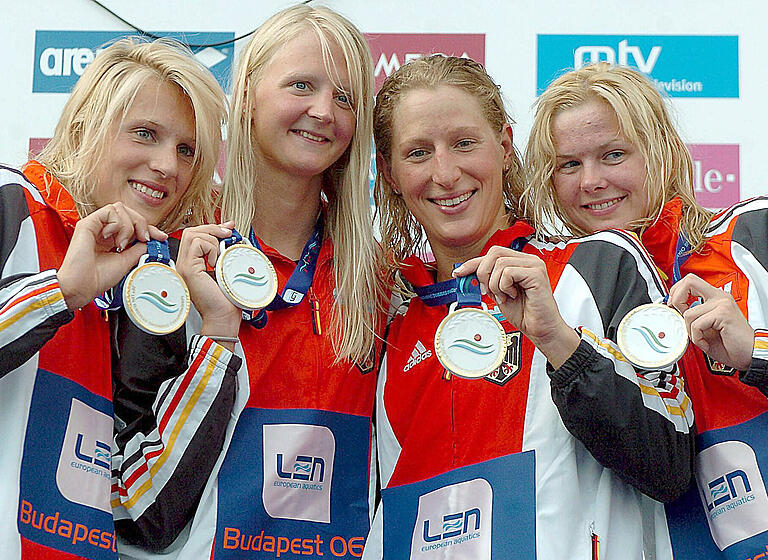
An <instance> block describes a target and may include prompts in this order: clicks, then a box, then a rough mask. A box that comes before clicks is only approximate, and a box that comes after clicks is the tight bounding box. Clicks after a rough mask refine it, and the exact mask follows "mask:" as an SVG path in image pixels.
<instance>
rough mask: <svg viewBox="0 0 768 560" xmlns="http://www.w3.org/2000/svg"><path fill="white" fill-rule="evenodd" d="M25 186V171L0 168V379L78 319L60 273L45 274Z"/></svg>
mask: <svg viewBox="0 0 768 560" xmlns="http://www.w3.org/2000/svg"><path fill="white" fill-rule="evenodd" d="M22 183H26V180H25V179H24V178H23V176H22V175H21V174H20V173H18V172H16V171H14V170H10V169H8V168H4V167H3V168H0V377H2V376H4V375H5V374H6V373H8V372H9V371H12V370H14V369H16V368H17V367H19V366H20V365H22V364H23V363H24V362H26V361H27V360H29V359H30V358H31V357H32V356H34V355H35V353H37V352H38V351H39V350H40V348H42V347H43V345H44V344H45V343H46V342H48V341H49V340H50V339H51V338H53V336H54V335H55V334H56V331H57V330H58V329H59V327H61V326H62V325H64V324H66V323H68V322H69V321H71V320H72V318H73V317H74V313H72V312H71V311H69V310H68V309H67V306H66V303H64V296H63V295H62V293H61V289H60V288H59V282H58V279H57V278H56V271H55V270H46V271H42V272H41V271H40V266H39V262H38V259H37V240H36V238H35V230H34V224H33V223H32V218H31V217H30V214H29V207H28V205H27V202H26V197H25V195H24V188H25V187H24V186H22ZM28 188H34V187H32V186H28Z"/></svg>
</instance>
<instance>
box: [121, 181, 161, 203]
mask: <svg viewBox="0 0 768 560" xmlns="http://www.w3.org/2000/svg"><path fill="white" fill-rule="evenodd" d="M128 186H129V187H131V188H132V189H133V190H135V191H138V192H140V193H142V194H145V195H147V196H149V197H152V198H157V199H158V200H159V199H161V198H165V196H166V194H165V193H164V192H163V191H157V190H155V189H151V188H149V187H148V186H147V185H144V184H142V183H135V182H133V181H128Z"/></svg>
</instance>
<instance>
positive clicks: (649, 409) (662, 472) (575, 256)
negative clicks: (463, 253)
mask: <svg viewBox="0 0 768 560" xmlns="http://www.w3.org/2000/svg"><path fill="white" fill-rule="evenodd" d="M531 234H532V228H530V226H528V225H527V224H525V223H524V222H517V223H516V224H515V225H513V226H512V227H511V228H508V229H507V230H503V231H499V232H497V233H496V234H495V235H494V236H493V237H492V238H491V239H490V240H489V242H488V244H487V245H486V248H485V249H484V251H483V253H484V252H485V251H487V249H488V248H489V247H490V246H492V245H501V246H507V247H509V246H510V245H511V243H512V242H513V240H514V239H516V238H518V237H524V236H530V235H531ZM523 251H524V252H526V253H532V254H535V255H538V256H539V257H541V258H542V259H543V260H544V262H545V264H546V267H547V272H548V274H549V278H550V281H551V285H552V290H553V294H554V298H555V301H556V302H557V306H558V308H559V311H560V314H561V315H562V317H563V319H564V320H565V322H566V323H567V324H568V325H570V326H572V327H574V328H577V330H578V332H579V333H580V336H581V343H580V345H579V347H578V348H577V350H576V351H575V352H574V354H573V355H572V356H571V357H570V358H569V359H568V361H567V362H566V363H565V364H564V365H563V366H562V367H560V368H559V369H557V370H553V369H552V367H551V366H550V365H549V364H548V363H547V360H546V358H545V357H544V355H543V354H541V352H539V351H538V350H537V349H536V348H535V347H534V346H533V344H532V343H531V342H530V341H529V340H528V339H527V338H526V337H525V336H523V335H522V333H521V332H520V331H519V330H517V329H516V328H515V326H514V325H511V324H510V323H509V322H507V321H506V319H505V318H504V317H503V315H502V314H501V313H500V312H499V310H498V308H497V307H496V306H495V304H494V303H493V302H492V300H490V299H489V298H487V297H486V298H485V299H484V301H485V302H486V304H487V306H488V309H489V310H490V311H491V312H492V313H493V314H494V315H496V316H497V317H498V318H499V320H500V321H501V322H502V325H503V326H504V328H505V330H506V332H507V354H506V357H505V361H504V363H502V365H501V366H500V367H499V369H498V370H496V371H495V372H493V373H491V374H489V375H488V376H486V377H485V378H483V379H474V380H472V379H462V378H460V377H457V376H455V375H448V374H447V372H445V370H444V368H443V366H442V365H441V364H440V362H439V361H438V358H437V356H436V355H435V346H434V336H435V330H436V328H437V327H438V324H439V323H440V321H441V320H442V319H443V318H444V317H445V316H446V313H447V311H448V310H447V308H446V306H437V307H429V306H427V305H425V304H424V303H423V302H422V301H421V300H420V299H419V298H418V297H415V296H414V297H413V298H411V299H409V300H406V301H403V302H402V303H401V304H399V305H395V306H394V307H395V308H396V309H395V315H394V318H393V319H392V321H391V323H390V325H389V327H388V332H387V336H386V352H385V354H384V358H383V362H382V366H381V369H380V376H379V384H378V391H377V415H376V420H377V444H378V456H379V466H380V473H381V479H382V481H381V484H382V487H383V490H382V506H381V507H380V508H379V509H378V511H377V513H376V519H375V521H374V527H373V529H372V532H371V536H370V538H369V542H368V544H367V546H366V551H365V554H364V558H381V557H383V558H385V559H386V560H400V559H406V558H413V559H417V558H418V559H421V558H425V559H426V558H467V559H469V558H472V559H490V558H494V559H516V558H520V559H530V558H539V559H541V560H550V559H553V558H582V559H590V558H596V556H594V555H593V551H592V549H593V546H594V545H595V544H596V543H595V541H596V540H599V546H600V558H602V559H603V560H613V559H621V560H626V559H637V560H640V559H641V558H642V557H643V550H644V548H645V550H646V554H647V555H648V554H652V553H657V552H660V551H663V549H664V547H663V546H661V545H658V544H657V543H656V542H655V541H656V539H655V533H656V530H657V528H658V524H659V523H663V522H664V509H663V505H662V504H661V503H659V502H657V501H656V500H654V499H651V498H650V497H648V496H651V497H653V498H656V499H659V500H665V501H668V500H672V499H674V498H675V497H677V496H678V495H680V494H681V493H682V492H683V491H684V490H685V488H687V486H688V484H689V482H690V476H691V471H692V458H693V430H692V424H693V413H692V407H691V403H690V400H689V399H688V397H687V396H686V394H685V392H684V391H683V387H682V382H681V380H680V378H679V377H678V376H677V370H676V368H675V367H674V366H673V367H670V368H669V371H642V372H639V371H636V370H635V368H633V367H632V366H631V365H630V364H629V363H628V362H627V361H626V360H625V359H624V358H623V356H622V355H621V353H620V352H619V351H618V350H617V347H616V345H615V344H614V342H613V340H615V336H616V329H617V327H618V324H619V322H620V320H621V319H622V318H623V317H624V315H625V314H626V313H627V312H628V311H630V310H632V309H634V308H635V307H637V306H639V305H642V304H645V303H648V302H651V301H655V300H658V299H659V298H661V297H662V296H663V294H664V293H665V291H664V287H663V284H662V282H661V280H660V278H659V277H658V275H657V274H656V271H655V269H654V268H653V266H652V263H651V262H650V258H649V257H648V255H647V253H646V252H645V251H644V250H643V249H642V248H641V247H640V246H639V245H638V244H637V243H636V241H635V240H634V239H633V238H632V237H631V236H629V235H627V234H624V233H622V232H614V231H607V232H601V233H598V234H595V235H591V236H589V237H586V238H583V239H580V240H577V241H570V242H567V243H566V242H562V243H556V244H555V243H545V242H539V241H536V240H531V241H530V242H529V243H528V244H527V245H525V247H524V248H523ZM402 273H403V276H404V277H405V279H406V280H407V281H408V282H409V283H410V284H411V285H414V286H423V285H427V284H432V283H433V282H434V276H433V271H432V270H430V268H429V267H428V266H426V265H424V264H423V263H421V261H419V260H418V259H410V260H409V261H407V265H406V267H404V268H403V269H402ZM523 297H524V296H523ZM643 492H644V493H645V494H647V495H648V496H646V495H644V494H643ZM663 528H665V527H662V529H663ZM654 557H655V558H669V557H670V556H668V555H667V556H663V555H661V554H658V555H656V556H654Z"/></svg>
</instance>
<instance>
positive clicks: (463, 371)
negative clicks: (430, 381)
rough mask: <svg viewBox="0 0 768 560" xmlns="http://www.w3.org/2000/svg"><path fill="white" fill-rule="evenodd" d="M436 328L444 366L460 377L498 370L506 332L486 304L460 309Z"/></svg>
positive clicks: (439, 356) (453, 307)
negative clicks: (479, 306) (480, 306)
mask: <svg viewBox="0 0 768 560" xmlns="http://www.w3.org/2000/svg"><path fill="white" fill-rule="evenodd" d="M449 309H450V311H449V313H448V315H447V316H446V317H445V318H444V319H443V320H442V321H441V322H440V325H439V326H438V327H437V331H435V354H436V355H437V359H438V360H439V361H440V363H441V364H443V367H445V369H447V370H448V371H450V372H451V373H453V374H455V375H458V376H459V377H465V378H467V379H478V378H480V377H485V376H486V375H488V374H490V373H492V372H494V371H495V370H496V369H498V367H499V366H500V365H501V363H502V361H504V354H505V352H506V349H507V348H506V333H505V332H504V327H502V326H501V323H499V321H498V320H497V319H496V318H495V317H494V316H493V315H491V314H490V313H488V309H487V307H486V306H485V304H483V305H482V308H477V307H463V308H461V309H456V303H453V304H451V306H450V308H449Z"/></svg>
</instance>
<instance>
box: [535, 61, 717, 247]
mask: <svg viewBox="0 0 768 560" xmlns="http://www.w3.org/2000/svg"><path fill="white" fill-rule="evenodd" d="M593 100H599V101H602V102H604V103H606V104H608V105H609V106H610V107H611V108H612V109H613V111H614V113H615V114H616V118H617V120H618V121H619V132H620V133H621V134H622V135H623V136H624V137H625V138H626V139H627V140H628V141H629V142H630V143H631V144H632V145H633V146H634V147H635V148H636V149H637V150H638V151H640V153H642V155H643V157H644V158H645V169H646V177H645V187H646V192H647V193H648V201H647V202H648V206H647V207H648V216H646V217H645V218H643V219H641V220H638V221H635V222H633V223H630V224H628V225H627V228H628V229H633V230H635V231H637V232H638V233H640V234H642V232H643V231H644V230H645V229H646V228H647V227H648V226H650V225H651V224H653V223H654V222H655V221H656V220H657V219H658V217H659V216H660V215H661V211H662V208H663V206H664V204H666V203H667V202H669V200H671V199H672V198H674V197H676V196H677V197H680V198H681V199H682V202H683V218H682V223H681V229H682V230H683V232H684V233H685V235H686V236H687V237H688V240H689V242H690V243H691V245H692V246H693V247H694V249H695V250H696V249H699V248H700V247H701V246H702V245H703V244H704V231H705V229H706V225H707V223H708V222H709V220H710V218H711V217H712V213H711V212H709V211H708V210H706V209H704V208H702V207H701V206H700V205H699V204H698V203H697V202H696V199H695V197H694V193H693V163H692V161H691V155H690V153H689V152H688V149H687V148H686V147H685V144H684V143H683V140H682V139H681V138H680V135H679V134H678V133H677V130H676V129H675V126H674V124H673V123H672V119H671V118H670V115H669V111H668V110H667V107H666V103H665V100H664V98H663V97H662V96H661V94H660V93H659V91H658V90H657V89H656V87H654V85H653V84H652V83H651V82H650V81H649V80H648V78H646V77H645V76H643V75H642V74H641V73H640V72H637V71H636V70H632V69H631V68H626V67H623V66H611V65H610V64H608V63H606V62H599V63H597V64H591V65H589V66H585V67H583V68H580V69H579V70H573V71H571V72H568V73H566V74H564V75H562V76H560V77H559V78H557V79H556V80H555V81H553V82H552V83H551V84H550V85H549V87H547V89H546V90H545V91H544V93H542V94H541V96H540V97H539V99H538V101H537V102H536V115H535V117H534V121H533V127H532V128H531V135H530V138H529V139H528V147H527V149H526V152H525V164H526V170H527V172H528V187H527V188H526V191H525V195H524V197H523V207H524V212H525V214H526V215H527V216H528V217H530V218H531V219H532V220H533V221H534V222H535V223H536V226H537V230H540V231H546V230H547V229H551V228H552V224H555V223H557V221H558V220H560V221H562V223H564V224H565V225H566V226H567V227H568V228H569V230H570V231H571V233H573V234H574V235H579V236H581V235H587V234H589V233H592V232H590V231H585V230H583V229H582V228H580V227H579V226H577V225H576V224H575V223H573V222H572V221H571V220H570V219H569V218H568V214H567V213H566V212H565V209H564V208H563V206H562V204H561V203H560V200H559V199H558V197H557V194H556V192H555V188H554V183H553V180H552V178H553V175H554V172H555V162H556V160H557V151H556V149H555V142H554V140H553V138H552V120H553V119H554V118H555V116H556V115H557V114H559V113H560V112H562V111H567V110H568V109H572V108H574V107H579V106H581V105H584V104H585V103H588V102H590V101H593Z"/></svg>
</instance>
